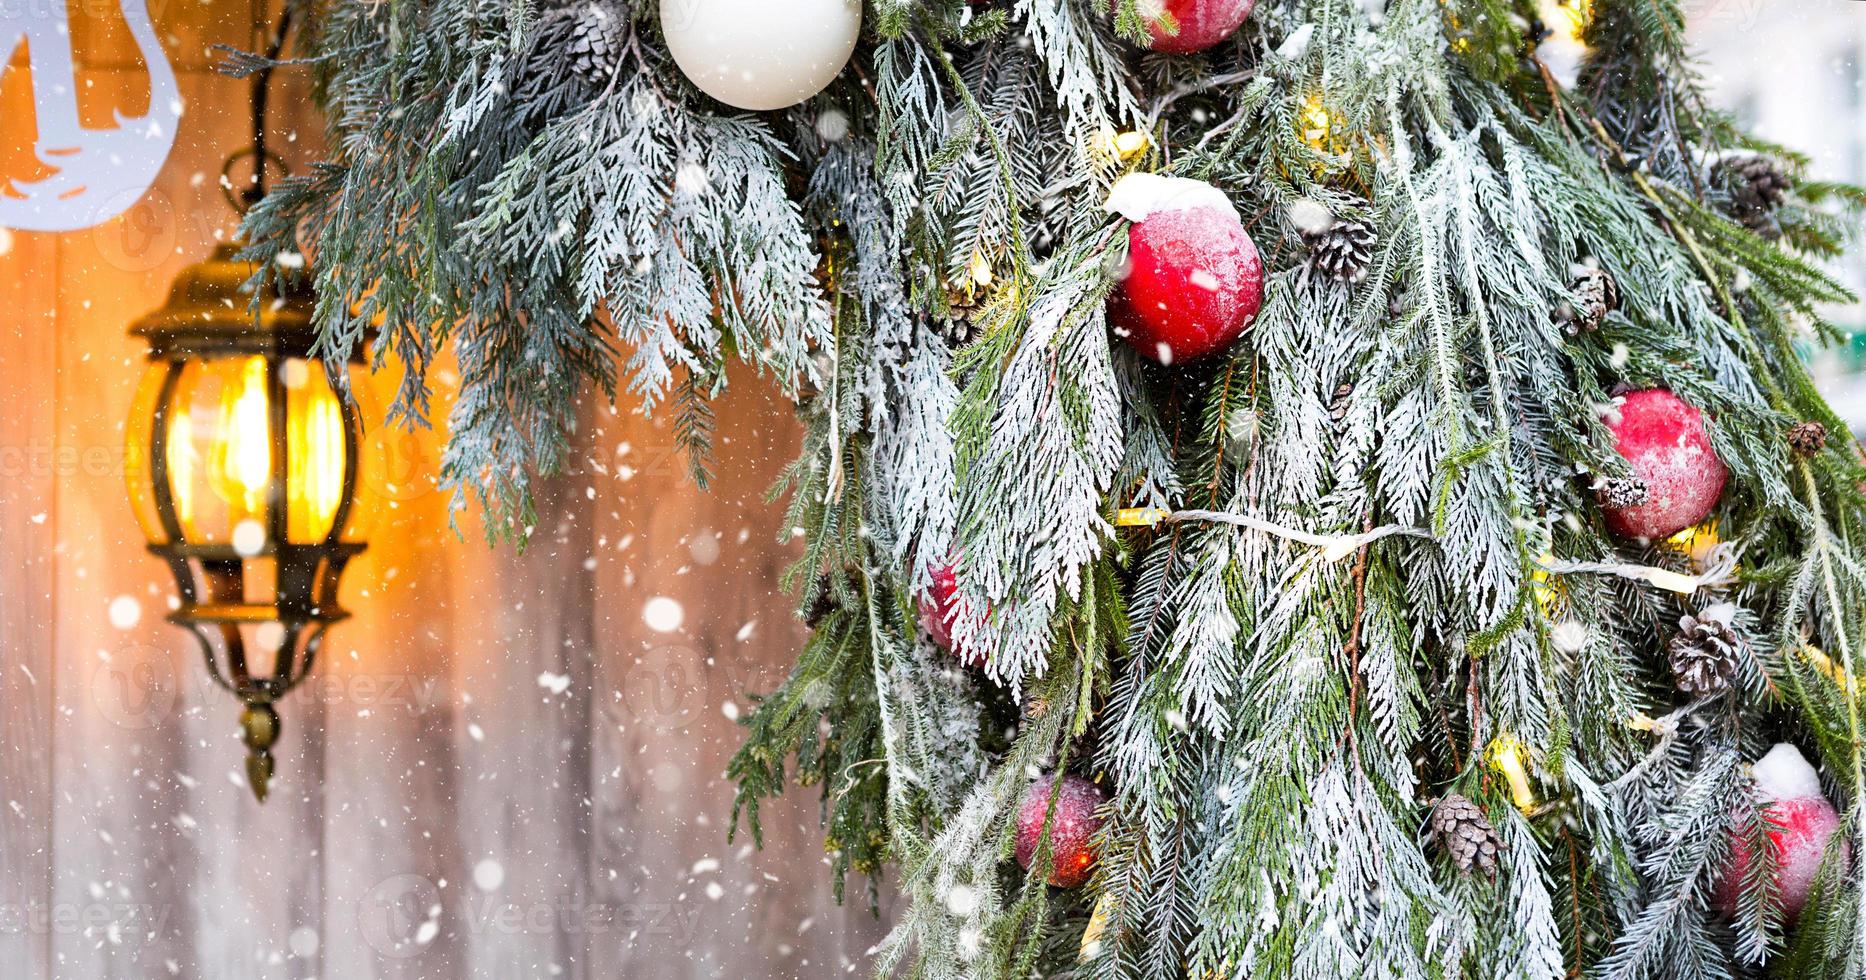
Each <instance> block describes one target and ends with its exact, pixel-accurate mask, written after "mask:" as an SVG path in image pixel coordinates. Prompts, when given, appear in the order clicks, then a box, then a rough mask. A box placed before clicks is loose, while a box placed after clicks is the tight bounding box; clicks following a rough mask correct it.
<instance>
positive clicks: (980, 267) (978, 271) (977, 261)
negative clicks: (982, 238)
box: [965, 248, 992, 289]
mask: <svg viewBox="0 0 1866 980" xmlns="http://www.w3.org/2000/svg"><path fill="white" fill-rule="evenodd" d="M965 274H966V276H967V277H968V278H969V279H971V280H972V284H973V285H975V286H978V287H979V288H981V289H983V288H984V287H986V286H989V285H991V280H992V272H991V260H990V259H988V258H986V257H985V253H984V252H982V251H980V250H978V249H976V248H975V249H973V250H972V258H971V259H970V260H969V261H967V262H966V264H965Z"/></svg>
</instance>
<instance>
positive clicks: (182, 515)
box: [164, 412, 198, 535]
mask: <svg viewBox="0 0 1866 980" xmlns="http://www.w3.org/2000/svg"><path fill="white" fill-rule="evenodd" d="M164 455H165V456H166V457H167V460H168V485H169V493H170V495H171V496H172V497H173V499H174V501H175V517H176V519H177V520H179V521H180V522H181V530H182V534H184V535H190V534H193V533H194V481H195V467H196V465H197V462H198V460H197V457H196V456H195V452H194V418H193V416H190V415H189V414H188V413H187V412H170V413H169V416H168V451H167V452H166V453H164Z"/></svg>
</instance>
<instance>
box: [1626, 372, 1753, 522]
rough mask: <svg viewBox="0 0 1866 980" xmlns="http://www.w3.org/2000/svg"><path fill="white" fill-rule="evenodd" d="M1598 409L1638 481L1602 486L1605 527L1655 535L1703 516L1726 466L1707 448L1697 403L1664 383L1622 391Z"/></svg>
mask: <svg viewBox="0 0 1866 980" xmlns="http://www.w3.org/2000/svg"><path fill="white" fill-rule="evenodd" d="M1615 401H1616V407H1615V409H1614V410H1611V411H1609V412H1606V413H1604V414H1605V416H1606V418H1605V420H1604V421H1605V422H1606V424H1607V428H1608V430H1609V431H1611V432H1612V433H1613V439H1614V449H1615V450H1616V451H1617V452H1619V454H1620V455H1621V456H1624V457H1626V461H1627V462H1628V463H1631V464H1632V467H1633V476H1634V477H1635V478H1637V480H1638V484H1639V486H1638V487H1637V488H1633V489H1634V490H1635V491H1636V492H1633V493H1630V494H1629V493H1627V492H1626V491H1627V489H1628V488H1626V487H1622V486H1618V484H1620V483H1622V482H1623V481H1609V482H1611V483H1614V484H1615V487H1613V488H1610V489H1611V490H1612V492H1609V491H1608V490H1603V492H1602V494H1601V511H1602V513H1603V514H1604V515H1605V516H1606V519H1607V527H1608V528H1610V529H1611V530H1612V531H1613V532H1614V533H1615V534H1618V535H1621V536H1623V537H1628V538H1644V539H1647V540H1656V539H1658V538H1663V537H1668V536H1670V535H1673V534H1676V533H1678V532H1679V531H1682V530H1684V529H1685V528H1688V527H1690V526H1692V525H1693V524H1697V523H1698V522H1700V521H1702V520H1704V518H1705V517H1707V516H1709V515H1710V512H1711V509H1712V508H1714V507H1716V506H1717V499H1718V498H1719V497H1721V496H1722V495H1723V485H1724V480H1725V479H1726V477H1727V476H1728V471H1727V470H1726V469H1725V468H1724V465H1723V460H1721V459H1718V458H1717V453H1716V451H1715V450H1714V449H1712V448H1711V442H1710V434H1709V433H1708V432H1706V431H1705V428H1704V417H1703V415H1702V414H1701V413H1700V412H1699V411H1698V410H1697V408H1696V407H1695V406H1693V405H1691V404H1690V403H1689V402H1686V401H1685V400H1684V399H1682V398H1679V397H1678V396H1677V395H1674V394H1672V393H1671V392H1669V391H1667V390H1665V389H1664V388H1647V389H1645V390H1642V391H1633V392H1628V393H1627V394H1626V395H1624V396H1621V397H1620V398H1618V399H1615Z"/></svg>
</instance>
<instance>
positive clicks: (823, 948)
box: [591, 375, 881, 978]
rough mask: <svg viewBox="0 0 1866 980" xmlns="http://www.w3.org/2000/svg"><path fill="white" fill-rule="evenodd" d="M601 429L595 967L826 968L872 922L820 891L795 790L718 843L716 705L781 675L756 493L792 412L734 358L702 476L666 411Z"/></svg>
mask: <svg viewBox="0 0 1866 980" xmlns="http://www.w3.org/2000/svg"><path fill="white" fill-rule="evenodd" d="M605 428H606V430H607V431H606V432H604V433H602V434H601V436H599V437H600V438H603V439H604V440H605V446H606V447H607V448H608V449H609V450H610V453H609V455H608V456H607V457H606V463H607V465H606V467H605V470H606V472H605V473H603V474H601V475H599V477H598V479H597V481H596V487H597V494H598V496H599V498H601V499H602V500H604V501H605V504H604V507H603V509H602V511H601V515H600V516H601V520H600V522H599V526H600V528H601V533H600V535H599V537H598V541H597V544H598V566H597V602H596V607H597V614H598V621H597V636H598V638H599V643H600V645H601V647H602V658H601V661H600V667H599V674H598V680H597V693H598V695H599V699H600V702H601V704H602V705H603V709H604V710H603V713H602V715H601V717H600V718H599V719H598V727H597V730H596V733H595V745H594V750H593V751H594V758H593V760H592V764H593V771H594V774H595V775H594V787H593V789H594V793H595V814H596V823H597V828H598V829H597V834H598V836H597V846H596V854H595V863H594V864H593V865H592V867H591V876H592V883H593V885H594V886H595V888H596V894H597V896H598V898H599V901H602V902H604V903H607V904H608V906H609V907H610V908H611V909H612V910H613V912H614V917H615V920H616V922H617V923H618V927H617V928H616V929H614V930H612V931H611V932H609V933H607V934H605V935H603V936H601V937H599V941H598V943H597V945H596V954H597V955H596V959H595V964H596V965H595V971H594V973H595V975H596V976H655V977H694V978H703V977H719V976H827V975H831V974H837V975H840V974H842V973H844V972H845V970H847V969H848V968H849V967H850V965H851V964H853V963H855V962H857V961H858V960H859V958H860V955H861V951H862V950H865V949H867V948H868V947H869V946H870V945H872V944H873V943H874V942H875V941H876V940H877V939H878V938H879V936H880V932H881V930H880V923H878V922H877V921H876V920H875V919H874V918H873V917H872V916H870V915H869V914H868V913H867V911H866V907H865V904H863V903H860V902H859V901H858V903H857V905H856V906H855V907H851V908H838V907H837V906H836V905H835V903H834V900H833V898H832V894H831V890H830V882H829V878H828V875H827V874H826V873H825V867H824V860H823V845H822V832H821V829H820V828H819V827H818V825H817V812H818V808H817V805H816V802H815V797H814V793H813V792H811V791H808V790H805V791H800V792H797V793H793V794H791V795H790V796H789V797H787V798H785V799H783V800H780V801H775V802H774V803H772V804H770V805H768V806H767V807H766V808H765V810H764V826H765V834H766V847H765V849H764V850H763V851H761V852H760V851H754V850H753V849H752V848H751V846H750V844H749V841H747V840H745V839H743V838H742V839H741V841H740V842H739V843H738V844H735V845H732V846H730V847H729V846H728V845H727V843H726V832H727V826H728V821H729V820H730V813H731V806H732V796H733V787H732V784H731V783H730V781H729V780H727V779H726V778H725V775H724V774H725V768H726V763H727V761H728V760H729V759H730V758H731V756H732V753H733V752H734V751H735V750H736V749H737V747H738V744H739V740H740V737H741V729H740V728H739V726H738V725H737V724H736V723H735V721H734V719H733V716H734V715H736V714H737V713H738V712H741V711H746V710H749V705H748V704H747V702H746V700H745V698H744V694H745V693H746V692H747V691H768V690H770V689H771V688H773V687H775V686H776V685H777V684H778V683H780V682H781V681H782V680H783V677H784V676H785V674H786V672H787V671H788V669H789V666H790V664H791V662H792V660H793V658H794V655H795V653H796V650H797V648H798V646H799V645H800V644H801V642H802V639H803V630H802V627H801V625H800V624H798V623H797V621H796V618H795V616H794V615H793V613H792V612H791V608H790V607H791V599H790V597H789V596H788V595H786V594H784V593H783V592H782V591H781V590H780V588H779V578H780V575H781V573H782V571H783V569H784V567H785V566H786V565H788V564H789V562H790V561H792V560H794V557H795V553H794V551H793V550H791V549H786V548H781V547H778V546H776V545H774V544H773V543H772V542H773V539H774V538H775V537H776V531H777V529H779V528H780V527H781V522H782V519H783V506H782V502H777V503H766V502H765V500H764V495H765V493H766V491H767V490H768V488H769V487H770V485H771V483H772V481H773V480H774V479H775V478H776V476H777V474H778V472H779V470H780V469H781V468H782V467H783V465H784V464H785V462H786V461H788V460H789V459H790V458H791V457H792V456H793V455H794V454H795V452H796V447H797V445H798V442H799V440H800V438H801V432H800V429H799V427H798V426H797V424H796V423H795V421H794V420H793V419H792V417H791V416H790V414H789V411H788V409H787V408H786V407H785V406H784V405H783V404H781V402H780V400H779V399H778V398H777V396H776V395H775V394H774V393H773V392H772V391H771V390H770V389H769V387H768V385H766V384H765V383H764V382H763V381H762V380H761V379H759V378H757V377H755V376H750V375H746V376H741V377H738V378H737V379H736V381H735V385H734V387H733V390H732V392H731V393H730V394H729V395H728V396H727V397H726V398H725V399H724V400H723V401H722V402H721V404H720V405H719V433H720V440H719V443H720V444H719V446H718V455H719V460H718V469H719V472H718V474H717V477H716V479H715V481H714V484H713V489H712V490H711V491H710V492H707V493H702V492H699V491H698V490H696V489H695V488H694V487H693V486H692V485H691V484H690V482H689V481H688V478H687V476H686V475H685V470H684V467H685V463H684V460H683V459H682V458H681V457H679V456H678V455H677V454H675V453H674V451H673V440H672V438H671V436H670V434H669V431H668V429H667V427H666V420H665V419H663V420H661V421H659V422H657V423H656V424H654V425H648V424H646V423H643V422H641V421H640V420H638V419H636V418H634V417H632V416H623V417H616V418H612V419H610V420H609V422H608V424H607V425H606V426H605ZM728 704H730V705H731V707H727V706H728ZM860 888H861V886H860V883H859V882H858V883H856V884H855V889H854V893H855V894H857V895H859V894H860Z"/></svg>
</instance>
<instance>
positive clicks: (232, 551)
mask: <svg viewBox="0 0 1866 980" xmlns="http://www.w3.org/2000/svg"><path fill="white" fill-rule="evenodd" d="M238 251H239V248H238V246H237V245H233V244H223V245H221V246H220V247H219V248H217V249H216V250H215V253H214V255H213V257H212V258H210V259H209V260H208V261H206V262H202V263H199V264H197V265H194V266H191V267H189V268H188V269H187V270H186V271H184V272H183V273H182V275H181V276H180V278H178V279H177V280H176V283H175V286H174V288H173V290H172V291H171V294H170V298H169V302H168V304H167V305H166V306H164V307H163V308H162V309H160V310H157V311H156V312H154V313H151V314H150V315H148V316H146V317H144V318H143V319H142V320H141V321H139V322H138V323H137V324H136V325H135V326H134V327H133V328H132V329H131V331H130V333H131V335H132V336H135V337H139V338H142V339H143V340H144V341H146V342H147V343H148V345H149V352H148V356H147V360H148V361H149V363H150V364H151V365H160V366H161V367H160V369H161V370H162V371H164V373H163V375H162V376H161V379H160V382H159V387H157V389H156V394H155V399H154V402H153V404H152V405H146V406H145V405H139V409H147V410H148V411H149V412H150V413H151V416H152V417H151V419H150V424H149V432H148V444H147V446H146V447H143V448H144V450H145V451H146V453H147V455H146V456H145V457H144V458H145V459H146V461H147V467H148V478H147V480H146V481H145V485H144V486H141V487H139V491H140V492H145V493H146V494H147V495H148V503H149V504H150V509H151V511H152V515H153V517H154V518H155V524H156V526H157V528H159V529H160V531H161V534H162V537H163V538H164V540H161V541H151V542H150V543H149V545H148V549H149V551H150V552H151V553H152V554H154V555H156V556H157V557H159V558H161V559H162V560H163V561H164V562H165V563H167V565H168V566H169V569H170V571H171V572H172V573H173V574H174V577H175V582H176V587H177V590H178V592H179V598H180V604H179V606H178V607H177V608H176V609H175V610H174V611H173V612H171V613H170V614H169V616H168V620H169V622H171V623H174V624H176V625H178V626H181V627H184V628H186V629H187V630H188V631H189V632H190V633H191V634H193V635H194V637H195V638H196V640H198V641H199V643H200V646H201V652H202V656H203V660H204V662H205V663H206V666H207V669H208V674H209V675H210V676H211V677H212V678H213V679H214V682H215V683H216V684H218V685H219V686H220V687H222V688H224V689H226V690H227V691H229V692H231V693H232V694H234V695H235V696H236V697H238V698H239V699H240V700H241V702H242V703H243V704H245V705H246V709H247V710H246V713H245V714H244V715H243V717H242V726H243V729H244V731H243V738H244V740H245V741H246V744H247V746H248V748H249V749H250V750H251V757H250V758H249V760H248V775H249V777H250V778H251V782H252V784H253V789H254V792H255V794H256V795H258V796H259V798H260V799H261V800H264V799H265V793H266V785H267V783H268V782H269V780H270V777H271V772H272V759H271V753H270V749H271V747H272V744H273V743H274V742H275V741H276V740H277V736H278V728H279V724H278V717H277V713H276V711H275V710H274V709H273V704H274V702H276V701H277V700H279V699H280V698H282V697H284V696H285V695H286V694H287V693H288V692H290V691H291V690H292V689H293V688H295V687H297V686H298V685H299V684H301V683H302V682H303V681H304V680H305V679H306V678H307V677H309V676H310V673H311V671H312V669H313V667H315V665H316V662H317V655H318V651H319V649H320V648H321V646H322V644H323V641H324V637H325V635H326V633H327V631H328V630H329V629H330V627H331V626H332V625H334V624H336V623H338V622H341V621H342V620H344V619H347V618H349V616H350V613H349V612H348V611H347V610H345V609H344V608H343V606H342V605H341V604H340V603H339V601H338V586H339V583H340V580H341V579H342V576H343V572H344V568H345V566H346V565H347V564H348V563H349V561H350V559H352V558H354V557H355V556H356V555H357V554H359V553H361V552H362V551H363V550H364V549H365V548H366V547H367V546H366V545H365V544H364V543H363V542H362V541H359V540H354V539H352V538H350V537H349V536H348V532H349V529H350V525H351V523H352V518H353V516H354V512H355V510H356V506H357V491H358V484H359V479H360V475H361V464H362V446H363V425H362V416H361V413H360V412H359V410H358V406H357V403H356V400H355V399H354V398H353V397H348V396H346V395H345V394H343V393H342V389H340V388H339V387H338V385H337V383H336V382H335V381H334V380H333V381H332V382H331V384H332V388H333V389H335V392H334V393H337V394H338V397H337V404H338V407H339V412H340V415H341V421H342V427H343V466H344V472H343V483H342V489H341V491H340V494H339V496H338V498H337V503H336V506H335V508H334V510H333V511H332V516H331V519H330V527H329V528H328V529H327V530H326V531H325V532H324V533H323V535H322V536H321V537H319V538H318V539H317V540H315V541H299V540H294V539H293V535H292V528H291V506H290V502H291V500H292V486H291V478H292V466H293V459H292V446H291V439H290V426H291V419H290V412H291V408H292V404H291V398H290V394H289V392H288V386H287V384H286V381H285V377H284V372H285V369H286V366H287V364H288V363H289V362H291V361H295V360H296V361H304V362H307V363H309V362H312V361H313V360H314V357H313V347H314V344H315V340H316V335H315V331H314V329H313V328H312V325H311V322H312V313H313V310H314V309H315V301H314V298H313V296H312V293H311V290H310V288H309V286H308V285H307V284H305V283H304V282H303V281H302V277H284V276H277V275H275V276H268V277H266V279H267V280H268V282H267V284H266V285H265V286H264V287H262V288H261V289H260V290H258V291H257V292H255V291H254V290H253V288H252V284H253V283H254V282H255V281H256V277H255V272H256V271H257V266H256V265H254V264H253V263H251V262H246V261H242V260H240V259H239V257H238ZM251 357H260V358H263V359H264V361H265V365H266V380H265V392H266V410H267V413H268V418H267V437H268V438H269V439H270V440H271V446H270V452H269V454H268V473H267V477H266V484H265V492H264V500H265V513H264V525H263V526H264V530H265V538H264V541H263V543H262V544H261V546H260V547H259V548H257V549H244V550H243V549H241V548H238V547H236V546H235V544H234V543H233V542H232V541H231V540H228V541H224V542H223V541H203V540H200V538H201V537H202V535H199V534H193V533H191V532H190V531H189V529H188V527H187V525H186V521H185V519H184V518H183V516H182V515H181V513H180V512H179V509H178V507H177V504H176V499H175V487H174V484H173V482H172V480H171V477H172V475H173V474H172V473H171V472H170V469H169V448H170V447H169V441H170V438H171V436H172V430H173V427H172V426H171V424H170V423H171V414H172V413H173V412H175V411H176V410H177V408H178V406H177V396H178V393H179V392H180V389H181V385H182V380H183V375H184V372H186V370H187V369H188V367H189V366H190V365H192V364H209V363H213V362H215V361H220V360H225V359H231V358H241V359H244V358H251ZM349 363H350V364H361V363H362V354H361V352H360V351H357V352H354V353H353V354H352V356H351V358H350V359H349ZM146 383H149V382H146ZM217 435H219V436H221V437H223V438H224V436H225V433H218V434H217ZM151 530H154V529H151ZM268 559H269V560H271V561H272V563H273V589H272V598H271V601H270V602H258V601H249V600H248V598H247V588H246V571H247V568H248V563H249V562H253V561H263V560H268ZM265 623H277V624H278V625H279V627H280V628H281V629H282V631H283V632H282V634H281V642H280V644H279V647H278V651H277V653H276V657H275V660H274V663H273V667H272V669H271V671H269V672H266V673H260V672H257V671H256V670H255V669H254V665H253V664H252V663H251V662H250V661H249V659H248V657H247V647H246V640H245V637H244V635H243V634H242V632H241V627H243V626H248V627H250V626H258V625H261V624H265ZM268 645H269V644H268Z"/></svg>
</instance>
